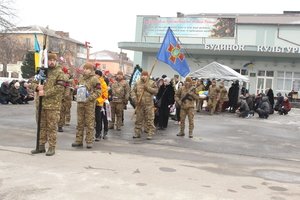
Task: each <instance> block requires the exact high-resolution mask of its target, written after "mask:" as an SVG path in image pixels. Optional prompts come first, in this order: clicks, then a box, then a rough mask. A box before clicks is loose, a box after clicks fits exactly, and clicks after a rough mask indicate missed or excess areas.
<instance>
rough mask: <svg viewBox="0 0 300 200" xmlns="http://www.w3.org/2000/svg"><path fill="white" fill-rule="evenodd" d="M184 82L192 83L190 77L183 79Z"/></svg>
mask: <svg viewBox="0 0 300 200" xmlns="http://www.w3.org/2000/svg"><path fill="white" fill-rule="evenodd" d="M185 82H190V83H192V82H193V81H192V78H191V77H186V78H185Z"/></svg>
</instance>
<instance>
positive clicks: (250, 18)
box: [177, 11, 300, 25]
mask: <svg viewBox="0 0 300 200" xmlns="http://www.w3.org/2000/svg"><path fill="white" fill-rule="evenodd" d="M177 15H178V16H180V17H220V18H221V17H222V18H236V23H237V24H286V25H300V11H285V12H284V13H283V14H244V13H243V14H240V13H235V14H234V13H224V14H223V13H222V14H219V13H200V14H187V15H185V14H183V13H177Z"/></svg>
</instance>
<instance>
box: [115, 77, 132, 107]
mask: <svg viewBox="0 0 300 200" xmlns="http://www.w3.org/2000/svg"><path fill="white" fill-rule="evenodd" d="M111 90H112V97H111V98H112V102H119V103H120V102H123V103H125V104H127V102H128V99H129V95H130V86H129V84H128V83H127V82H126V80H121V81H115V82H114V83H112V84H111Z"/></svg>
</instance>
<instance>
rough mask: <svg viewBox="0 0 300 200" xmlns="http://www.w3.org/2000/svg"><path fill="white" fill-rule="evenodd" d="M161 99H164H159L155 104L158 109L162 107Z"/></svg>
mask: <svg viewBox="0 0 300 200" xmlns="http://www.w3.org/2000/svg"><path fill="white" fill-rule="evenodd" d="M161 99H162V98H160V99H158V100H156V101H155V102H154V105H155V107H157V108H160V107H161Z"/></svg>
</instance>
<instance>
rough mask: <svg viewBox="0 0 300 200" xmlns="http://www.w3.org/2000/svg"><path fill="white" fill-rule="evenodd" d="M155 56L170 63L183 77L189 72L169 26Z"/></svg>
mask: <svg viewBox="0 0 300 200" xmlns="http://www.w3.org/2000/svg"><path fill="white" fill-rule="evenodd" d="M156 58H157V59H158V60H160V61H162V62H164V63H166V64H168V65H170V66H171V67H172V68H173V69H174V70H175V71H177V72H178V73H179V74H180V75H181V76H183V77H186V76H187V75H188V74H189V73H190V67H189V65H188V63H187V62H186V59H185V56H184V54H183V53H182V49H181V47H180V45H179V44H178V42H177V40H176V39H175V37H174V34H173V31H172V30H171V28H170V27H169V28H168V30H167V33H166V35H165V38H164V41H163V43H162V44H161V47H160V49H159V51H158V53H157V55H156Z"/></svg>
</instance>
